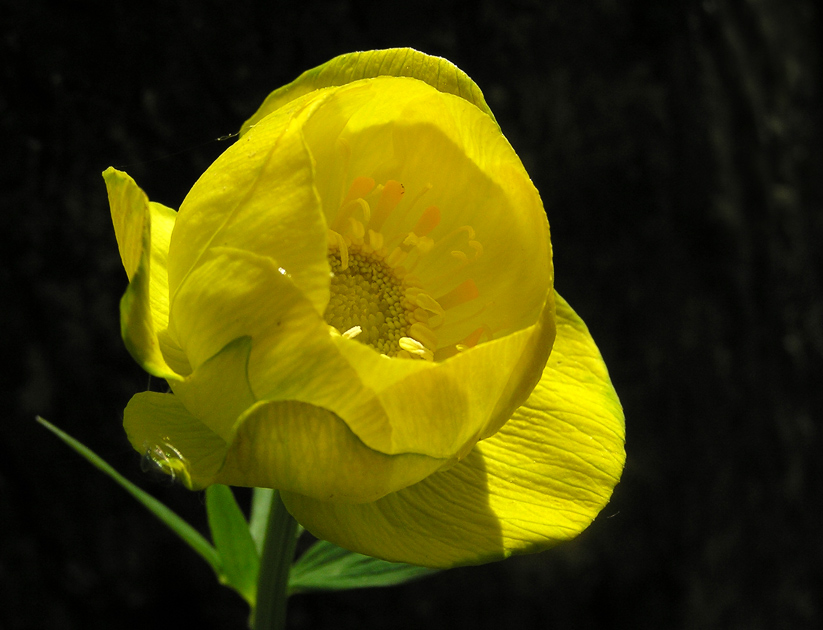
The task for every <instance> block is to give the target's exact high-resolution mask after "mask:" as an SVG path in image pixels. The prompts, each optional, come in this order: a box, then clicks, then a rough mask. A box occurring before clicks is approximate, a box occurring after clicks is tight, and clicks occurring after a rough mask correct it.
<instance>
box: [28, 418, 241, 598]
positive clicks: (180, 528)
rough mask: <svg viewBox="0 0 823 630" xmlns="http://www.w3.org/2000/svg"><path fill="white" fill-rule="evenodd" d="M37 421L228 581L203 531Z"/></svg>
mask: <svg viewBox="0 0 823 630" xmlns="http://www.w3.org/2000/svg"><path fill="white" fill-rule="evenodd" d="M37 422H39V423H40V424H42V425H43V426H44V427H46V428H47V429H48V430H49V431H51V432H52V433H54V435H56V436H57V437H59V438H60V439H61V440H63V442H65V443H66V444H67V445H68V446H70V447H71V448H73V449H74V450H75V451H77V452H78V453H79V454H80V455H82V456H83V457H84V458H85V459H86V460H87V461H88V462H89V463H90V464H92V466H94V467H96V468H97V469H98V470H100V471H102V472H103V473H105V474H106V475H108V476H109V477H110V478H111V479H113V480H114V481H116V482H117V483H118V484H120V486H122V487H123V488H124V489H125V490H126V492H128V493H129V494H131V495H132V496H133V497H134V498H135V499H137V500H138V501H139V502H140V503H142V504H143V506H144V507H145V508H146V509H147V510H148V511H149V512H151V513H152V514H154V515H155V516H156V517H157V518H159V519H160V520H161V521H162V522H163V523H164V524H165V525H166V526H167V527H168V528H169V529H171V530H172V531H173V532H174V533H175V534H177V535H178V536H179V537H180V538H181V539H182V540H183V542H185V543H186V544H187V545H188V546H189V547H191V548H192V549H193V550H194V551H195V552H197V553H198V554H199V555H200V557H201V558H203V560H205V561H206V562H208V563H209V566H211V568H212V570H213V571H214V573H215V575H217V579H218V580H219V581H220V582H221V583H226V577H225V571H224V569H223V566H222V564H221V560H220V556H219V554H218V553H217V550H216V549H215V548H214V547H212V545H211V544H210V543H209V541H208V540H206V539H205V538H204V537H203V536H202V535H200V533H199V532H198V531H197V530H196V529H194V528H193V527H192V526H191V525H189V524H188V523H187V522H186V521H184V520H183V519H182V518H181V517H180V516H178V515H177V514H175V513H174V512H173V511H172V510H170V509H169V508H168V507H166V506H165V505H164V504H163V503H161V502H160V501H158V500H157V499H155V498H154V497H153V496H151V495H150V494H147V493H146V492H144V491H143V490H141V489H140V488H138V487H137V486H136V485H134V484H133V483H132V482H131V481H129V480H128V479H126V478H125V477H123V476H122V475H121V474H120V473H118V472H117V471H116V470H114V468H112V467H111V466H110V465H109V464H108V463H107V462H106V461H104V460H103V459H102V458H100V456H98V455H97V454H96V453H94V452H93V451H92V450H91V449H89V448H88V447H87V446H84V445H83V444H81V443H80V442H78V441H77V440H75V439H74V438H73V437H71V436H70V435H69V434H67V433H65V432H63V431H61V430H60V429H58V428H57V427H55V426H54V425H53V424H51V423H50V422H48V421H47V420H44V419H43V418H41V417H40V416H37Z"/></svg>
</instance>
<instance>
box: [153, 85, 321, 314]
mask: <svg viewBox="0 0 823 630" xmlns="http://www.w3.org/2000/svg"><path fill="white" fill-rule="evenodd" d="M323 98H324V97H323V95H322V94H317V95H315V94H313V95H310V96H309V97H307V98H304V99H302V100H300V101H297V102H294V103H292V104H291V105H290V106H289V107H288V108H285V109H284V110H281V111H280V112H279V113H278V115H277V116H272V117H270V118H269V119H267V120H266V123H265V124H261V125H258V126H257V127H255V129H254V131H253V132H252V133H249V134H247V135H246V136H244V137H243V138H242V139H241V140H240V141H239V142H237V143H236V144H234V145H233V146H231V147H229V149H227V150H226V151H225V153H223V154H222V155H221V156H220V157H219V158H218V159H217V160H216V161H215V162H214V164H212V165H211V166H210V167H209V169H208V170H207V171H206V172H205V173H204V174H203V175H202V176H201V177H200V179H199V180H198V181H197V182H196V183H195V185H194V186H193V187H192V189H191V191H189V194H188V195H187V196H186V198H185V199H184V200H183V204H182V205H181V207H180V213H179V214H180V216H179V218H178V221H177V225H176V226H175V230H174V235H173V237H172V239H171V244H170V251H169V286H170V289H171V293H172V296H173V297H172V300H173V301H174V299H175V298H174V296H175V295H176V293H177V291H178V290H179V289H180V286H181V285H182V284H183V282H184V280H185V278H186V276H187V275H188V274H189V273H190V272H191V271H192V270H193V269H194V268H195V267H196V266H197V265H198V263H199V261H200V260H201V257H202V256H203V255H204V252H206V251H207V250H208V249H209V248H211V247H220V246H224V245H228V246H230V247H235V248H240V249H244V250H246V251H249V252H253V253H255V254H258V255H261V256H268V257H270V258H271V259H272V260H273V261H274V262H276V263H277V265H278V266H279V267H280V268H281V269H283V270H284V273H288V274H289V275H290V277H291V279H292V280H293V281H294V283H295V284H296V285H297V286H298V288H299V289H300V290H301V291H302V292H303V293H304V295H305V296H306V297H307V298H308V299H309V300H310V301H311V303H312V304H313V305H314V307H315V310H316V311H317V312H318V313H320V314H321V315H322V313H323V311H324V309H325V307H326V304H327V303H328V299H329V290H328V287H329V265H328V260H327V258H326V254H327V249H328V246H327V240H326V225H325V222H324V220H323V214H322V211H321V205H320V199H319V198H318V196H317V191H316V189H315V186H314V182H315V176H314V167H313V164H312V157H311V155H310V154H309V152H308V150H307V149H306V147H305V143H304V141H303V136H302V132H301V129H302V125H303V120H304V118H305V117H306V116H308V115H309V114H310V113H311V112H312V111H313V109H314V108H316V107H317V106H319V105H320V104H322V102H323Z"/></svg>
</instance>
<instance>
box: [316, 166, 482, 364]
mask: <svg viewBox="0 0 823 630" xmlns="http://www.w3.org/2000/svg"><path fill="white" fill-rule="evenodd" d="M427 190H428V188H426V189H424V190H423V191H422V192H421V193H420V194H419V195H418V196H417V199H414V200H413V201H412V202H411V203H410V204H408V206H407V207H406V208H405V209H404V216H406V217H408V215H409V212H410V211H411V210H412V207H413V206H414V204H415V202H416V201H417V200H418V199H419V198H420V197H422V196H423V194H425V193H426V191H427ZM403 194H404V189H403V186H402V185H401V184H400V183H398V182H396V181H393V180H389V181H387V182H386V183H385V184H384V185H382V186H377V187H375V182H374V180H372V179H371V178H368V177H358V178H356V179H355V180H354V182H353V183H352V184H351V186H350V188H349V190H348V194H346V195H345V197H344V198H343V202H342V203H341V204H340V207H339V209H338V212H337V215H336V217H335V218H334V220H333V221H332V222H331V224H330V226H329V232H328V244H329V253H328V257H329V265H330V267H331V285H330V292H331V296H330V299H329V304H328V306H327V308H326V312H325V315H324V316H325V319H326V321H327V322H328V323H329V324H330V325H331V326H333V327H334V328H335V329H336V330H337V332H339V333H340V334H341V335H342V336H344V337H347V338H349V339H356V340H357V341H360V342H362V343H366V344H368V345H370V346H372V347H373V348H375V349H376V350H377V351H378V352H380V353H381V354H385V355H387V356H390V357H404V358H419V359H425V360H429V361H431V360H433V359H434V358H435V353H436V352H439V353H440V354H439V355H438V356H448V355H449V354H453V353H454V352H459V351H461V350H463V349H465V348H466V347H470V346H473V345H475V344H477V343H478V341H479V340H480V337H481V336H482V335H483V334H484V333H485V334H490V333H489V331H488V330H487V329H486V328H485V327H484V326H481V327H480V328H477V329H475V330H473V331H472V332H471V333H470V334H469V335H468V336H467V337H466V338H465V339H464V340H463V341H462V342H461V343H458V344H452V345H451V346H450V347H448V348H442V347H440V346H439V345H438V339H437V334H436V330H437V328H439V327H440V326H441V325H442V324H443V322H444V321H445V318H446V317H447V313H446V311H448V310H449V309H451V308H454V307H455V306H459V305H461V304H463V303H465V302H468V301H470V300H474V299H475V298H477V297H478V291H477V287H476V285H475V284H474V281H473V280H471V279H468V280H465V281H463V282H462V283H459V284H458V285H457V286H456V287H454V288H453V289H452V290H450V291H448V292H447V293H446V294H444V295H442V296H440V297H439V298H437V299H435V298H434V297H433V296H432V295H431V294H430V293H429V292H428V291H426V290H425V288H424V286H423V283H422V282H421V281H420V279H419V278H417V277H416V276H415V275H413V273H411V271H413V269H414V267H415V266H416V264H417V262H419V260H420V259H421V258H422V257H423V256H426V255H427V254H428V253H429V252H430V251H431V250H432V248H433V247H434V245H435V241H433V240H432V239H431V238H430V237H429V234H430V233H431V232H432V230H434V229H435V228H436V227H437V225H438V224H439V223H440V210H439V209H438V208H437V207H436V206H429V207H427V208H426V209H425V210H423V211H422V213H421V214H420V216H419V217H418V220H417V222H416V223H415V224H414V227H413V228H412V230H411V231H409V232H400V233H393V234H386V233H384V231H383V224H384V223H385V222H386V219H387V218H388V217H389V215H390V214H391V213H392V212H393V211H394V210H395V208H396V207H397V206H398V204H399V203H400V201H401V199H402V197H403ZM367 199H369V200H371V203H369V201H367ZM462 232H465V233H466V235H467V236H468V245H469V247H470V249H471V250H472V252H473V258H472V259H469V257H468V256H467V254H466V253H465V252H463V251H452V252H451V257H452V260H453V261H456V264H457V268H458V269H462V268H463V267H465V265H467V264H469V263H470V262H472V261H473V260H474V259H476V258H477V256H479V255H480V253H482V247H481V245H480V243H478V242H477V241H475V240H474V230H473V229H472V228H471V227H469V226H463V227H462V228H460V229H459V230H457V231H456V232H455V233H462ZM454 271H455V268H452V272H454ZM481 310H482V309H481ZM470 319H471V318H470Z"/></svg>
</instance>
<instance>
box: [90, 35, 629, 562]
mask: <svg viewBox="0 0 823 630" xmlns="http://www.w3.org/2000/svg"><path fill="white" fill-rule="evenodd" d="M104 178H105V181H106V185H107V188H108V192H109V201H110V205H111V212H112V219H113V222H114V227H115V232H116V235H117V241H118V245H119V248H120V254H121V258H122V260H123V265H124V267H125V269H126V273H127V275H128V278H129V287H128V289H127V291H126V293H125V295H124V296H123V299H122V301H121V329H122V335H123V339H124V341H125V343H126V346H127V348H128V349H129V351H130V353H131V354H132V356H133V357H134V358H135V359H136V360H137V361H138V362H139V363H140V365H142V366H143V367H144V369H146V370H147V371H148V372H149V373H151V374H153V375H155V376H158V377H161V378H164V379H166V381H167V382H168V384H169V386H170V388H171V393H168V394H161V393H156V392H144V393H140V394H137V395H136V396H135V397H134V398H133V399H132V400H131V402H130V403H129V405H128V406H127V408H126V410H125V414H124V425H125V428H126V432H127V435H128V437H129V440H130V441H131V443H132V445H133V446H134V448H135V449H137V450H138V451H139V452H140V453H143V454H146V455H148V456H149V457H151V458H152V459H153V460H154V461H156V462H157V463H158V464H159V465H160V466H161V467H163V468H164V469H165V470H166V471H167V472H168V473H169V474H172V475H174V476H175V477H177V478H179V479H180V480H181V481H182V482H183V483H184V484H185V485H187V486H188V487H190V488H192V489H198V488H203V487H205V486H208V485H210V484H213V483H224V484H229V485H238V486H257V487H270V488H276V489H278V490H280V492H281V496H282V498H283V501H284V503H285V505H286V506H287V508H288V509H289V511H290V512H291V513H292V514H293V516H294V517H295V518H296V519H297V521H298V522H300V523H301V524H303V525H304V526H305V527H306V528H307V529H308V530H309V531H311V532H312V533H313V534H315V535H317V536H318V537H321V538H324V539H327V540H330V541H332V542H334V543H337V544H339V545H341V546H344V547H346V548H349V549H352V550H354V551H359V552H361V553H366V554H369V555H373V556H377V557H381V558H384V559H387V560H395V561H404V562H409V563H413V564H420V565H424V566H432V567H448V566H455V565H459V564H470V563H478V562H485V561H490V560H495V559H499V558H503V557H506V556H508V555H511V554H512V553H524V552H531V551H538V550H540V549H543V548H546V547H548V546H551V545H552V544H555V543H556V542H558V541H560V540H564V539H567V538H571V537H573V536H575V535H576V534H577V533H579V532H580V531H581V530H582V529H584V528H585V527H586V526H587V525H588V524H589V523H590V522H591V520H592V519H593V518H594V517H595V516H596V515H597V513H598V512H599V511H600V509H602V507H603V506H604V505H605V503H606V502H607V501H608V499H609V497H610V495H611V491H612V489H613V487H614V485H615V484H616V483H617V481H618V479H619V476H620V473H621V471H622V467H623V461H624V451H623V440H624V428H623V416H622V410H621V408H620V404H619V402H618V400H617V397H616V395H615V393H614V390H613V388H612V386H611V383H610V381H609V379H608V375H607V372H606V369H605V366H604V365H603V363H602V360H601V359H600V356H599V353H598V352H597V348H596V346H595V345H594V342H593V341H592V340H591V337H590V336H589V334H588V331H587V330H586V328H585V325H584V324H583V323H582V322H581V321H580V320H579V318H577V316H576V315H575V314H574V312H573V311H572V310H571V309H570V308H569V307H568V305H567V304H566V303H565V302H564V301H563V300H562V299H561V298H560V297H559V296H557V295H556V293H555V291H554V288H553V268H552V260H551V247H550V238H549V227H548V223H547V220H546V215H545V212H544V210H543V206H542V203H541V201H540V197H539V195H538V193H537V191H536V189H535V188H534V186H533V184H532V183H531V180H530V179H529V177H528V174H527V173H526V171H525V169H524V168H523V166H522V164H521V162H520V160H519V159H518V157H517V155H516V154H515V152H514V151H513V149H512V148H511V146H510V145H509V144H508V142H507V141H506V139H505V138H504V136H503V135H502V133H501V132H500V129H499V127H498V125H497V123H496V121H495V120H494V117H493V116H492V115H491V112H490V111H489V110H488V107H487V106H486V104H485V101H483V98H482V94H481V93H480V91H479V89H478V88H477V87H476V86H475V85H474V84H473V83H472V82H471V80H470V79H469V78H468V77H467V76H466V75H465V74H463V73H462V72H460V71H459V70H457V68H455V67H454V66H452V65H451V64H450V63H448V62H447V61H445V60H443V59H438V58H433V57H428V56H426V55H423V54H422V53H418V52H416V51H411V50H407V49H406V50H389V51H373V52H371V53H357V54H353V55H344V56H342V57H339V58H336V59H334V60H332V61H331V62H329V63H327V64H325V65H323V66H320V67H319V68H317V69H315V70H313V71H309V72H307V73H304V75H302V76H301V77H300V78H298V79H297V80H296V81H295V82H293V83H292V84H290V85H288V86H286V87H284V88H281V89H280V90H277V91H276V92H274V93H272V95H270V97H269V98H268V99H267V100H266V102H265V103H264V104H263V106H262V107H261V109H260V110H259V111H258V112H257V114H255V116H253V117H252V119H250V120H249V121H248V122H247V123H246V124H245V125H244V126H243V129H242V132H241V137H240V139H239V140H238V142H237V143H236V144H234V145H233V146H232V147H230V148H229V149H228V150H227V151H226V152H225V153H224V154H223V155H222V156H220V157H219V158H218V159H217V160H216V161H215V163H214V164H213V165H212V166H211V167H210V168H209V169H208V170H207V171H206V172H205V173H204V174H203V175H202V176H201V178H200V179H199V180H198V181H197V182H196V183H195V185H194V186H193V188H192V189H191V191H190V192H189V194H188V195H187V196H186V198H185V200H184V201H183V203H182V205H181V207H180V210H179V212H175V211H173V210H171V209H169V208H166V207H165V206H162V205H160V204H157V203H154V202H150V201H149V200H148V199H147V197H146V195H145V194H144V193H143V192H142V191H141V190H140V189H139V188H138V187H137V185H136V184H135V183H134V181H133V180H132V179H131V178H130V177H129V176H128V175H126V174H125V173H122V172H119V171H117V170H115V169H112V168H110V169H108V170H107V171H106V172H105V173H104Z"/></svg>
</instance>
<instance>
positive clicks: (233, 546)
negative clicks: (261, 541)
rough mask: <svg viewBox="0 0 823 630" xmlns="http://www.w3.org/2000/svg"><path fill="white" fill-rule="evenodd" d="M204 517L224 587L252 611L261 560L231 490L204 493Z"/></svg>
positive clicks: (222, 488)
mask: <svg viewBox="0 0 823 630" xmlns="http://www.w3.org/2000/svg"><path fill="white" fill-rule="evenodd" d="M206 513H207V514H208V517H209V528H211V537H212V540H214V545H215V547H216V548H217V554H218V555H219V556H220V563H221V565H222V566H223V574H224V576H225V580H221V582H222V583H223V584H225V585H226V586H230V587H231V588H233V589H234V590H236V591H237V592H238V593H240V595H241V596H242V597H243V599H245V600H246V601H247V602H248V603H249V605H250V606H252V607H254V603H255V599H256V595H257V593H256V590H257V575H258V574H259V573H260V556H259V555H258V553H257V547H256V546H255V543H254V540H253V539H252V536H251V533H250V532H249V524H248V523H247V522H246V517H245V516H243V512H241V511H240V507H239V506H238V505H237V501H236V500H235V498H234V494H232V491H231V488H229V487H228V486H223V485H220V484H215V485H212V486H209V487H208V488H207V489H206Z"/></svg>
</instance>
